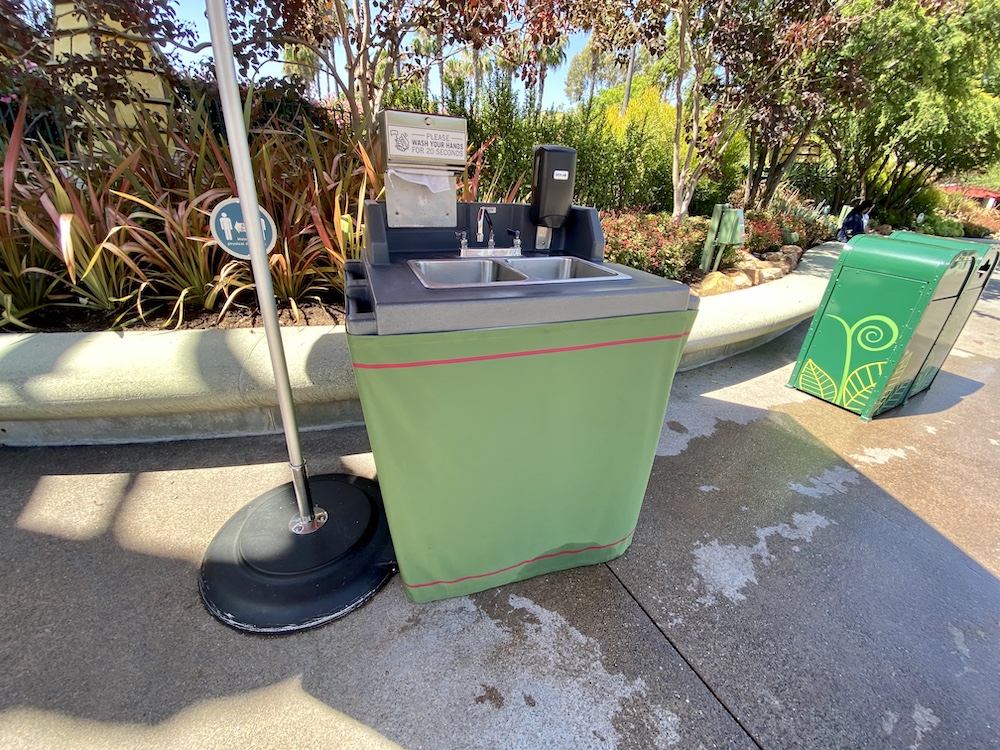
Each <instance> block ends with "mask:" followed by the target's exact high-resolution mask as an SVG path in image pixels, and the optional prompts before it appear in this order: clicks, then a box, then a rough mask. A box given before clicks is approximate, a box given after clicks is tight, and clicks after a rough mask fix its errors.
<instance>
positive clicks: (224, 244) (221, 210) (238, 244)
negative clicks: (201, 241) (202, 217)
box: [209, 198, 278, 260]
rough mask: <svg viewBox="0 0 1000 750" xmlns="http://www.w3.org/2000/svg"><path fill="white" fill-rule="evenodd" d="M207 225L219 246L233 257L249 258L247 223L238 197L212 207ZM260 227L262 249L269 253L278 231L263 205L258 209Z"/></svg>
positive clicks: (276, 238)
mask: <svg viewBox="0 0 1000 750" xmlns="http://www.w3.org/2000/svg"><path fill="white" fill-rule="evenodd" d="M209 226H210V228H211V230H212V236H213V237H214V238H215V239H216V241H217V242H218V243H219V247H221V248H222V249H223V250H225V251H226V252H227V253H229V254H230V255H232V256H233V257H235V258H240V259H241V260H249V259H250V244H249V241H248V239H247V225H246V222H245V221H244V219H243V209H242V207H241V206H240V199H239V198H227V199H226V200H224V201H221V202H220V203H219V204H218V205H217V206H216V207H215V208H214V209H212V217H211V219H210V220H209ZM260 229H261V232H262V233H263V235H264V250H265V252H267V253H270V252H271V251H272V250H274V245H275V243H276V242H277V240H278V233H277V231H275V225H274V219H273V218H272V217H271V214H269V213H268V212H267V211H265V210H264V208H263V207H261V209H260Z"/></svg>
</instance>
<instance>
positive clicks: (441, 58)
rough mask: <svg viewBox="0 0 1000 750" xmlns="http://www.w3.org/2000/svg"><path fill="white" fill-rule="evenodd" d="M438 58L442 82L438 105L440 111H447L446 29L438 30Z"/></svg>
mask: <svg viewBox="0 0 1000 750" xmlns="http://www.w3.org/2000/svg"><path fill="white" fill-rule="evenodd" d="M437 58H438V78H439V79H440V83H441V104H440V106H438V113H439V114H442V115H443V114H444V113H445V104H444V29H438V32H437Z"/></svg>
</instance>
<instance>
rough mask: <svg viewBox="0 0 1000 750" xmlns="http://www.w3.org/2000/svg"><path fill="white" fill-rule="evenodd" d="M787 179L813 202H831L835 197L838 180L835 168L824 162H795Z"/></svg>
mask: <svg viewBox="0 0 1000 750" xmlns="http://www.w3.org/2000/svg"><path fill="white" fill-rule="evenodd" d="M785 179H786V181H787V182H788V184H790V185H791V186H792V187H793V188H795V190H796V192H797V193H798V194H799V195H801V196H802V198H804V199H806V200H810V201H812V202H813V203H816V204H819V203H824V202H829V201H830V200H831V199H832V198H833V193H834V190H835V183H836V180H835V177H834V174H833V170H832V169H831V168H830V167H827V166H825V165H823V164H812V163H806V162H795V163H794V164H793V165H792V166H791V167H790V168H789V170H788V175H787V177H786V178H785Z"/></svg>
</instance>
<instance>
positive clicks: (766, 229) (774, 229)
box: [743, 211, 781, 253]
mask: <svg viewBox="0 0 1000 750" xmlns="http://www.w3.org/2000/svg"><path fill="white" fill-rule="evenodd" d="M744 222H745V224H746V230H747V239H746V242H745V243H743V249H744V250H746V251H747V252H751V253H766V252H768V251H770V250H777V249H778V248H779V247H781V225H780V224H779V223H778V220H777V218H776V217H775V216H774V215H772V214H768V213H764V212H761V211H747V212H746V215H745V217H744Z"/></svg>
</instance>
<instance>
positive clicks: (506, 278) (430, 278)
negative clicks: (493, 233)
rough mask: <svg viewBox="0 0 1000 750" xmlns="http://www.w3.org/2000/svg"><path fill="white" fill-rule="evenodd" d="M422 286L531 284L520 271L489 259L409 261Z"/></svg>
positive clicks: (439, 287)
mask: <svg viewBox="0 0 1000 750" xmlns="http://www.w3.org/2000/svg"><path fill="white" fill-rule="evenodd" d="M407 262H408V263H409V264H410V268H412V269H413V273H415V274H416V275H417V278H418V279H420V283H421V284H423V285H424V286H425V287H427V288H428V289H447V288H450V287H459V286H460V287H466V286H485V285H487V284H509V283H513V282H518V281H521V282H524V281H527V278H528V277H527V276H525V275H524V274H523V273H521V272H520V271H518V270H516V269H514V268H511V267H510V266H507V265H504V264H503V263H497V262H496V261H494V260H490V259H488V258H483V259H474V258H460V259H454V260H411V261H407Z"/></svg>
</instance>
